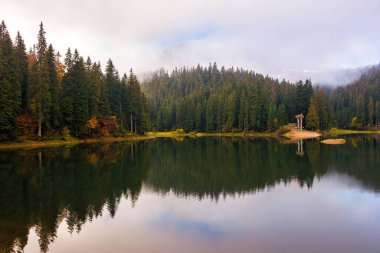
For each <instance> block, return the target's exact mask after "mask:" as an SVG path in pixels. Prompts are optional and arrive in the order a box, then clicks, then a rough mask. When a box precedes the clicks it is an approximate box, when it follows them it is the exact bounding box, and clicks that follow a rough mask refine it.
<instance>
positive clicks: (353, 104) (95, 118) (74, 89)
mask: <svg viewBox="0 0 380 253" xmlns="http://www.w3.org/2000/svg"><path fill="white" fill-rule="evenodd" d="M145 96H146V97H145ZM300 113H302V114H304V115H305V118H306V120H305V127H306V128H308V129H311V130H326V129H328V128H330V127H339V128H352V129H365V128H366V129H371V128H374V127H376V126H377V127H379V125H380V66H374V67H373V68H371V69H370V70H369V71H368V72H366V73H365V74H363V75H362V76H361V78H360V79H359V80H357V81H355V82H353V83H351V84H348V85H346V86H341V87H337V88H335V89H332V88H329V89H325V88H318V86H313V85H312V82H311V80H309V79H308V80H305V81H299V82H297V83H290V82H288V81H285V80H282V81H279V80H277V79H274V78H271V77H269V76H264V75H262V74H259V73H255V72H253V71H248V70H243V69H241V68H229V69H225V68H224V67H221V68H218V66H217V65H216V63H214V64H213V65H211V64H210V65H209V66H208V67H202V66H200V65H198V66H197V67H193V68H181V69H174V70H173V71H172V72H171V73H168V72H167V71H165V70H160V71H157V72H155V73H153V74H151V75H149V77H148V78H146V79H145V80H144V82H143V83H142V84H141V87H140V83H139V81H138V79H137V77H136V75H135V74H133V72H132V70H131V71H130V73H129V75H128V76H127V75H126V74H123V75H122V76H120V75H119V72H118V71H117V70H116V68H115V66H114V64H113V62H112V60H111V59H109V60H108V62H107V65H106V67H105V73H103V71H102V68H101V65H100V63H99V62H93V61H92V60H91V59H90V57H88V58H87V59H86V60H84V58H83V57H82V56H80V54H79V52H78V51H77V50H74V51H73V52H72V51H71V49H70V48H69V49H68V50H67V52H66V54H65V56H64V59H63V60H62V61H61V55H60V54H59V52H56V51H55V50H54V48H53V46H52V45H51V44H49V45H48V43H47V41H46V38H45V31H44V28H43V24H42V23H41V24H40V30H39V33H38V35H37V44H36V45H34V46H33V47H32V48H31V49H30V50H29V51H28V52H27V50H26V46H25V44H24V41H23V39H22V37H21V35H20V33H17V36H16V38H15V40H14V41H12V39H11V37H10V34H9V32H8V30H7V27H6V25H5V23H4V21H3V22H2V23H1V24H0V141H6V140H14V139H17V138H19V139H42V138H56V137H63V138H70V136H74V137H77V138H87V137H98V136H120V135H123V134H125V133H137V134H142V133H144V132H146V131H147V130H150V129H152V130H156V131H168V130H175V129H184V130H185V131H187V132H190V131H198V132H265V131H269V132H273V131H276V130H277V129H279V128H280V127H281V126H282V125H285V124H288V123H289V122H294V121H295V120H294V116H295V115H296V114H300Z"/></svg>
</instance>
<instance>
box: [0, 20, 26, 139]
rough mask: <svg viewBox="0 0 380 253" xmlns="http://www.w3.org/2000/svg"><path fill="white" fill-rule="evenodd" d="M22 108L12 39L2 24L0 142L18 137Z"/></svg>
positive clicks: (0, 34) (0, 48)
mask: <svg viewBox="0 0 380 253" xmlns="http://www.w3.org/2000/svg"><path fill="white" fill-rule="evenodd" d="M20 108H21V87H20V76H19V70H18V66H17V61H16V53H15V52H14V50H13V45H12V39H11V38H10V35H9V32H8V30H7V27H6V25H5V23H4V21H2V22H1V24H0V140H9V139H14V138H15V137H16V131H17V126H16V116H17V114H18V113H19V112H20Z"/></svg>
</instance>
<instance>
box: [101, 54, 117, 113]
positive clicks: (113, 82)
mask: <svg viewBox="0 0 380 253" xmlns="http://www.w3.org/2000/svg"><path fill="white" fill-rule="evenodd" d="M105 85H106V87H107V89H108V92H109V93H108V96H109V97H108V99H109V103H110V109H111V114H112V115H116V116H117V117H120V108H121V103H120V102H121V98H120V95H121V89H120V81H119V76H118V72H117V70H116V69H115V66H114V64H113V62H112V60H111V59H109V60H108V61H107V66H106V73H105Z"/></svg>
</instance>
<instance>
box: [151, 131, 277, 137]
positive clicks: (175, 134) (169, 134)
mask: <svg viewBox="0 0 380 253" xmlns="http://www.w3.org/2000/svg"><path fill="white" fill-rule="evenodd" d="M146 135H147V136H150V137H154V138H183V137H192V138H196V137H273V136H275V134H274V133H260V132H256V133H244V132H239V133H196V132H190V133H185V132H178V131H169V132H147V133H146Z"/></svg>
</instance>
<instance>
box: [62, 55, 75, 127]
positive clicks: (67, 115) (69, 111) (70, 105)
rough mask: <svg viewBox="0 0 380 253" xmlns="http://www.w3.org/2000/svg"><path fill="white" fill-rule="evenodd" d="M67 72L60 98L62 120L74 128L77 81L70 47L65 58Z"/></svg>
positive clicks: (66, 125)
mask: <svg viewBox="0 0 380 253" xmlns="http://www.w3.org/2000/svg"><path fill="white" fill-rule="evenodd" d="M64 62H65V74H64V76H63V78H62V92H61V94H62V97H61V100H60V102H61V103H60V108H61V113H62V120H63V124H64V126H65V127H68V128H69V129H72V125H73V120H74V116H73V112H74V93H75V83H74V80H73V77H72V75H73V74H72V72H73V56H72V54H71V50H70V48H68V50H67V53H66V56H65V59H64Z"/></svg>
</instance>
